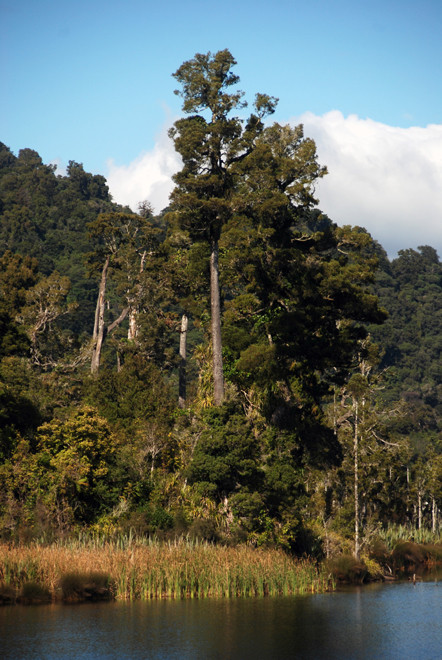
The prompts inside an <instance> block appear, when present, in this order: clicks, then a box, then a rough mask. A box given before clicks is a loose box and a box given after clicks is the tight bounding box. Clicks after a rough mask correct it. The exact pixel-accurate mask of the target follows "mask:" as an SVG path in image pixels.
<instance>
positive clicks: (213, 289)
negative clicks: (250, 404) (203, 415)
mask: <svg viewBox="0 0 442 660" xmlns="http://www.w3.org/2000/svg"><path fill="white" fill-rule="evenodd" d="M210 308H211V326H212V349H213V388H214V400H215V405H216V406H220V405H221V404H222V402H223V399H224V376H223V358H222V344H221V301H220V292H219V264H218V241H217V240H213V242H212V252H211V255H210Z"/></svg>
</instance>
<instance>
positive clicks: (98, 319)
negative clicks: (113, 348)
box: [91, 256, 110, 374]
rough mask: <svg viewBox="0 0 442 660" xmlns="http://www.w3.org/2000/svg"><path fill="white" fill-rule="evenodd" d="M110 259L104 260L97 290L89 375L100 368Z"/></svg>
mask: <svg viewBox="0 0 442 660" xmlns="http://www.w3.org/2000/svg"><path fill="white" fill-rule="evenodd" d="M109 260H110V257H109V256H108V257H107V258H106V261H105V262H104V266H103V270H102V272H101V281H100V288H99V290H98V299H97V307H96V309H95V321H94V332H93V335H92V341H93V348H92V360H91V373H92V374H96V373H98V369H99V367H100V357H101V347H102V345H103V338H104V327H105V326H104V308H105V300H106V284H107V271H108V268H109Z"/></svg>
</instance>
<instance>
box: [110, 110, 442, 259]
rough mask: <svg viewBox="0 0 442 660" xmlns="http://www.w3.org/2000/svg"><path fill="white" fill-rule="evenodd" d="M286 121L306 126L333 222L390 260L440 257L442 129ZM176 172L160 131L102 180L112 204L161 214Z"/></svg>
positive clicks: (323, 203) (308, 116)
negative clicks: (364, 235)
mask: <svg viewBox="0 0 442 660" xmlns="http://www.w3.org/2000/svg"><path fill="white" fill-rule="evenodd" d="M290 123H292V124H298V123H302V124H304V133H305V136H306V137H312V138H313V139H314V140H315V142H316V145H317V150H318V158H319V162H320V163H321V164H322V165H326V166H327V168H328V171H329V173H328V174H327V176H326V177H324V179H322V180H321V181H320V182H318V184H317V188H316V193H317V197H318V198H319V207H320V208H321V209H322V210H323V211H324V212H325V213H327V214H328V215H329V217H330V218H331V219H332V220H333V221H334V222H336V223H338V224H339V225H344V224H349V225H359V226H361V227H365V228H366V229H367V230H368V231H369V232H370V233H371V235H372V236H373V238H375V239H376V240H378V241H379V242H380V243H381V245H382V246H383V247H384V248H385V250H386V251H387V253H388V254H389V255H390V256H391V257H394V256H396V253H397V251H398V250H400V249H405V248H410V247H411V248H417V247H418V246H419V245H431V246H432V247H434V248H436V250H437V251H438V253H439V256H440V257H441V258H442V125H430V126H427V127H425V128H421V127H411V128H397V127H393V126H388V125H386V124H381V123H379V122H375V121H373V120H371V119H361V118H359V117H357V116H356V115H350V116H348V117H344V116H343V114H342V113H341V112H339V111H332V112H328V113H326V114H324V115H322V116H319V115H314V114H313V113H310V112H307V113H304V114H303V115H301V116H299V117H294V118H293V119H291V120H290ZM180 168H181V161H180V158H179V156H178V155H177V154H176V152H175V151H174V147H173V143H172V141H171V140H170V139H169V138H168V136H167V128H166V127H164V129H163V130H162V131H161V133H160V134H159V136H158V139H157V141H156V143H155V146H154V147H153V149H152V150H151V151H145V152H143V153H141V154H140V155H139V156H138V157H137V158H136V159H135V160H134V161H133V162H131V163H129V164H128V165H117V164H115V163H114V162H113V161H109V162H108V174H107V177H106V178H107V181H108V184H109V188H110V192H111V194H112V196H113V198H114V200H115V201H116V202H118V203H120V204H127V205H128V206H130V207H131V208H132V209H133V210H134V211H136V210H137V204H138V203H139V202H140V201H143V200H145V199H147V200H149V201H150V203H151V204H152V205H153V207H154V209H155V211H156V212H159V211H161V210H162V209H163V208H165V207H166V206H167V205H168V199H169V194H170V192H171V190H172V188H173V182H172V175H173V174H174V173H175V172H177V171H178V170H179V169H180Z"/></svg>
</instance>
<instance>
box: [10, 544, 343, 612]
mask: <svg viewBox="0 0 442 660" xmlns="http://www.w3.org/2000/svg"><path fill="white" fill-rule="evenodd" d="M119 545H120V544H118V543H116V542H103V543H101V544H99V545H97V544H88V543H86V542H85V543H83V544H79V543H72V544H69V543H66V544H60V543H55V544H52V545H44V544H38V543H34V544H29V545H24V546H22V545H18V546H14V545H10V544H0V584H3V585H4V587H9V588H10V587H14V588H15V589H16V590H20V589H22V588H23V585H25V584H26V583H28V582H36V583H39V584H41V585H42V586H44V587H45V588H47V589H49V590H50V592H51V594H52V595H53V597H54V598H56V597H57V593H58V594H60V589H61V585H62V581H63V577H64V576H65V575H68V574H72V573H78V574H79V575H80V574H81V575H86V574H91V573H93V572H95V573H97V572H98V573H101V574H104V575H106V576H107V577H108V584H109V587H110V589H111V592H112V595H113V597H114V598H116V599H119V600H134V599H143V600H148V599H151V598H209V597H224V598H232V597H250V596H279V595H294V594H303V593H319V592H323V591H326V590H329V589H330V588H331V586H332V585H331V584H330V581H329V578H328V577H327V574H326V573H325V571H324V569H323V568H321V567H317V566H316V565H315V564H314V563H313V562H311V561H308V560H296V559H293V558H290V557H288V556H287V555H286V554H284V553H283V552H281V551H279V550H270V549H262V548H252V547H249V546H236V547H225V546H215V545H212V544H209V543H192V542H189V541H187V540H185V539H184V540H180V541H176V542H173V543H160V542H149V543H137V542H136V541H134V542H132V543H130V544H127V547H124V548H121V547H119Z"/></svg>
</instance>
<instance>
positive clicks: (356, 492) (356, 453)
mask: <svg viewBox="0 0 442 660" xmlns="http://www.w3.org/2000/svg"><path fill="white" fill-rule="evenodd" d="M354 406H355V435H354V471H355V481H354V499H355V557H356V559H359V410H358V402H357V401H355V402H354Z"/></svg>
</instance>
